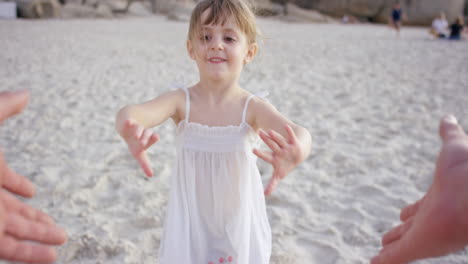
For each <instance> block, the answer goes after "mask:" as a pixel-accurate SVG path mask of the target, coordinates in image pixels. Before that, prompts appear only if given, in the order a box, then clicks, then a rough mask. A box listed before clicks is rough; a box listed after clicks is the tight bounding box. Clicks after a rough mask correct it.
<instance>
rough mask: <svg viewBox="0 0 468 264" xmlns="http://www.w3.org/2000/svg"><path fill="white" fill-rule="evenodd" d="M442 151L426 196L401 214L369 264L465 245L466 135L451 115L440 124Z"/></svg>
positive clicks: (467, 216) (445, 251)
mask: <svg viewBox="0 0 468 264" xmlns="http://www.w3.org/2000/svg"><path fill="white" fill-rule="evenodd" d="M439 132H440V136H441V139H442V141H443V145H442V149H441V151H440V154H439V158H438V160H437V163H436V169H435V172H434V180H433V182H432V185H431V187H430V188H429V191H428V192H427V193H426V195H425V196H424V197H423V198H422V199H421V200H419V201H418V202H416V203H415V204H413V205H410V206H408V207H406V208H404V209H403V210H402V211H401V215H400V218H401V220H402V221H403V223H402V224H401V225H399V226H398V227H395V228H393V229H392V230H390V231H389V232H388V233H386V234H385V235H384V236H383V239H382V244H383V249H382V250H381V251H380V253H379V255H378V256H376V257H374V258H373V259H372V261H371V263H372V264H398V263H408V262H410V261H414V260H418V259H423V258H430V257H437V256H442V255H445V254H448V253H451V252H453V251H455V250H458V249H461V248H463V247H464V246H466V245H468V191H467V190H468V136H467V135H466V134H465V133H464V132H463V130H462V128H461V127H460V126H459V125H458V124H457V121H456V119H455V118H454V117H453V116H447V117H445V118H444V119H443V120H442V121H441V123H440V130H439Z"/></svg>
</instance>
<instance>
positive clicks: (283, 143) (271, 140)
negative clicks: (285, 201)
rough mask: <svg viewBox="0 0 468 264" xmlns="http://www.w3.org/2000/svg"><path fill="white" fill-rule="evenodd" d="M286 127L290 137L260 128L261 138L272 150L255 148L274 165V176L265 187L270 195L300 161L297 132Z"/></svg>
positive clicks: (266, 193) (256, 152) (255, 150)
mask: <svg viewBox="0 0 468 264" xmlns="http://www.w3.org/2000/svg"><path fill="white" fill-rule="evenodd" d="M285 129H286V132H287V133H288V138H285V137H283V136H282V135H281V134H279V133H277V132H275V131H273V130H270V131H269V132H268V133H266V132H265V131H263V130H262V129H260V130H259V135H260V138H261V139H262V140H263V142H265V144H267V146H268V147H269V148H270V149H271V152H270V151H261V150H258V149H254V150H253V153H254V154H255V155H257V156H258V157H259V158H261V159H262V160H264V161H266V162H268V163H270V164H271V165H272V166H273V176H272V178H271V179H270V182H269V183H268V186H267V187H266V189H265V195H270V194H271V193H272V192H273V189H274V188H275V187H276V185H278V183H279V181H280V180H282V179H284V177H286V175H288V173H289V172H291V171H292V170H293V169H294V168H295V167H296V166H297V165H298V164H299V163H300V157H301V155H300V152H301V149H300V147H299V144H298V139H297V137H296V134H295V133H294V130H293V129H292V128H291V127H290V126H289V125H286V126H285Z"/></svg>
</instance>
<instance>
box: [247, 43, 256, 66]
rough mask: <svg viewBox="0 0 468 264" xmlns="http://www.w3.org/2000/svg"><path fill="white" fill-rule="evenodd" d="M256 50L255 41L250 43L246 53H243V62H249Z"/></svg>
mask: <svg viewBox="0 0 468 264" xmlns="http://www.w3.org/2000/svg"><path fill="white" fill-rule="evenodd" d="M257 51H258V45H257V43H252V44H250V45H249V47H248V50H247V54H246V55H245V58H244V64H247V63H249V62H251V61H252V60H253V59H254V58H255V55H257Z"/></svg>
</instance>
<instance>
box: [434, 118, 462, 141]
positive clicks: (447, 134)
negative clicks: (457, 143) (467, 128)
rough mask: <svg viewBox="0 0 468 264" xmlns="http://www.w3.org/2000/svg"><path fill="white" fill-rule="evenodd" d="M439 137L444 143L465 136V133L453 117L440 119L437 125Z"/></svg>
mask: <svg viewBox="0 0 468 264" xmlns="http://www.w3.org/2000/svg"><path fill="white" fill-rule="evenodd" d="M439 135H440V138H441V139H442V141H443V142H444V143H447V142H448V141H451V140H454V139H457V138H461V137H463V136H465V132H464V131H463V129H462V128H461V127H460V125H459V124H458V121H457V119H456V118H455V117H454V116H453V115H447V116H445V117H443V118H442V120H441V121H440V125H439Z"/></svg>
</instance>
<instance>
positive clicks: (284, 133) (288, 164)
mask: <svg viewBox="0 0 468 264" xmlns="http://www.w3.org/2000/svg"><path fill="white" fill-rule="evenodd" d="M256 36H257V29H256V25H255V17H254V15H253V13H252V11H251V10H250V8H249V7H248V5H247V4H246V3H245V2H243V0H204V1H201V2H199V3H198V4H197V6H196V7H195V9H194V11H193V13H192V17H191V20H190V28H189V34H188V40H187V50H188V53H189V55H190V57H191V58H192V59H193V60H194V61H195V62H196V63H197V66H198V70H199V75H200V81H199V82H198V83H196V84H195V85H193V86H192V87H189V88H184V89H181V90H177V91H171V92H167V93H165V94H163V95H161V96H159V97H157V98H155V99H153V100H151V101H149V102H145V103H142V104H138V105H130V106H126V107H124V108H123V109H122V110H120V112H119V113H118V115H117V121H116V128H117V130H118V132H119V133H120V135H121V136H122V137H123V138H124V140H125V141H126V143H127V144H128V147H129V150H130V151H131V153H132V155H133V156H134V157H135V158H136V159H137V160H138V162H139V164H140V166H141V167H142V168H143V170H144V171H145V173H146V174H147V175H148V176H149V177H151V176H152V175H153V172H152V169H151V166H150V163H149V161H148V159H147V157H146V154H145V151H146V149H148V148H149V147H150V146H151V145H153V144H154V143H155V142H157V141H158V139H159V135H157V134H155V133H152V132H150V130H148V128H150V127H154V126H157V125H159V124H161V123H162V122H164V121H165V120H167V119H168V118H172V120H173V121H174V122H175V123H176V124H177V137H176V146H177V163H176V167H175V169H174V172H173V175H172V178H171V190H170V198H169V203H168V212H167V218H166V220H165V228H164V234H163V237H162V241H161V248H160V263H161V264H168V263H184V264H214V263H237V264H267V263H269V260H270V254H271V230H270V225H269V223H268V218H267V214H266V209H265V198H264V194H265V195H269V194H270V193H271V192H272V191H273V189H274V187H275V186H276V185H277V184H278V182H279V180H281V179H283V178H284V177H285V176H286V175H287V174H288V173H289V172H290V171H291V170H293V169H294V168H295V167H296V166H297V165H298V164H299V163H300V162H302V161H303V160H304V159H305V158H306V157H307V156H308V155H309V152H310V146H311V137H310V134H309V132H308V131H307V130H306V129H304V128H302V127H300V126H298V125H296V124H294V123H292V122H291V121H289V120H288V119H286V118H285V117H284V116H282V115H281V114H280V113H279V112H277V111H276V109H275V108H274V107H273V106H272V105H270V104H269V103H268V102H266V101H264V100H262V99H260V98H257V97H255V96H253V95H251V94H250V93H249V92H247V91H246V90H244V89H242V88H241V87H240V86H239V84H238V81H239V77H240V74H241V71H242V68H243V66H244V64H246V63H249V62H250V61H252V59H253V58H254V56H255V54H256V52H257V45H256ZM265 131H267V132H265ZM257 132H258V134H259V135H260V138H261V139H262V140H263V141H264V142H265V143H266V144H267V145H268V147H269V148H270V149H271V151H261V150H258V149H254V146H255V145H256V142H257V141H258V140H257V138H258V137H257ZM254 154H255V155H256V156H258V157H260V158H261V159H263V160H265V161H266V162H268V163H270V164H271V165H272V166H273V168H274V172H273V176H272V178H271V180H270V182H269V184H268V186H267V187H266V189H265V192H264V191H263V186H262V182H261V179H260V173H259V171H258V168H257V166H256V156H255V155H254Z"/></svg>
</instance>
